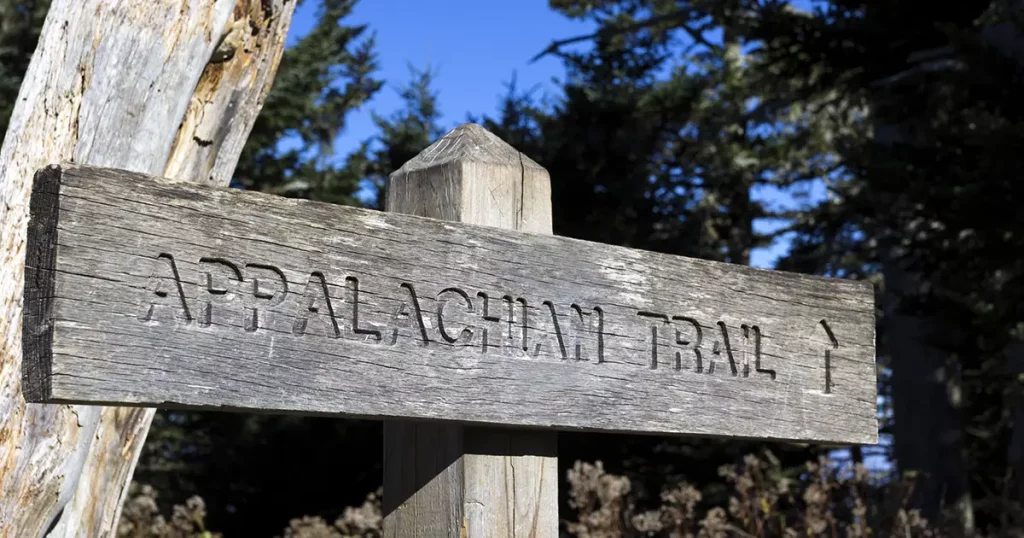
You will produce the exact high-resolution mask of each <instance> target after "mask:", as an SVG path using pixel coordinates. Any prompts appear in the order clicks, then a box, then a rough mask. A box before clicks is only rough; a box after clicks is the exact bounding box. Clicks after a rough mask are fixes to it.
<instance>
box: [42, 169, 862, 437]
mask: <svg viewBox="0 0 1024 538" xmlns="http://www.w3.org/2000/svg"><path fill="white" fill-rule="evenodd" d="M58 192H59V194H58V196H59V212H58V213H57V216H56V219H53V215H51V216H50V219H51V220H49V221H48V224H43V223H40V227H39V228H35V227H34V228H33V230H42V229H47V228H53V227H56V238H57V240H56V245H55V247H54V248H56V254H55V255H54V256H53V257H52V259H53V260H54V266H53V268H52V270H53V271H55V273H53V274H54V276H55V277H56V282H55V284H54V286H55V288H54V290H55V291H54V296H53V298H52V299H51V300H52V302H53V304H52V305H51V306H49V307H48V308H49V309H50V310H46V311H49V312H52V316H53V317H52V323H53V336H52V348H51V358H50V360H49V361H46V360H42V359H37V360H34V361H33V363H31V364H26V368H27V370H28V374H29V376H30V377H31V376H32V375H39V376H40V377H39V379H45V381H43V382H36V383H32V384H31V385H30V386H27V387H26V396H27V397H29V398H31V399H32V400H33V401H49V402H95V403H100V402H117V403H121V404H149V405H165V404H167V405H183V406H189V407H204V408H212V409H217V408H223V409H252V410H261V409H263V410H271V409H272V410H278V411H293V412H303V413H325V414H342V415H351V416H362V417H384V418H387V417H391V418H416V419H440V420H450V421H459V422H463V423H477V424H504V425H514V426H530V427H541V428H556V429H583V430H602V431H620V432H646V433H665V434H674V433H678V434H692V435H707V436H719V437H741V438H760V439H779V440H798V441H822V442H842V443H847V442H849V443H874V442H875V440H876V436H877V423H876V418H875V396H876V389H875V365H874V308H873V304H872V303H873V294H872V291H871V288H870V286H869V285H868V284H866V283H862V282H854V281H844V280H836V279H825V278H819V277H812V276H805V275H797V274H789V273H783V272H777V271H765V270H760V269H755V268H750V267H741V266H734V265H729V264H722V263H716V262H709V261H703V260H694V259H688V258H683V257H679V256H670V255H664V254H658V253H652V252H646V251H640V250H632V249H627V248H622V247H615V246H610V245H602V244H596V243H590V242H585V241H579V240H574V239H569V238H562V237H553V236H545V235H539V234H531V233H524V232H515V231H508V230H501V229H497V228H492V227H482V226H474V225H469V224H462V223H450V222H444V221H439V220H434V219H427V218H421V217H413V216H407V215H399V214H393V213H380V212H375V211H369V210H362V209H356V208H347V207H338V206H332V205H329V204H322V203H316V202H309V201H302V200H292V199H283V198H278V197H274V196H269V195H263V194H260V193H254V192H243V191H237V190H233V189H215V188H208V187H201V186H196V185H187V184H172V183H167V182H161V181H158V180H156V179H154V180H152V181H145V179H144V178H142V177H139V176H138V175H136V174H132V173H127V172H122V171H115V170H104V169H96V168H90V167H78V166H67V167H65V168H64V169H63V170H62V172H61V174H60V186H59V191H58ZM38 218H40V219H44V218H46V216H45V215H40V216H39V217H38ZM33 240H36V239H35V237H33ZM40 259H49V258H46V257H42V258H40ZM28 270H29V271H30V274H31V275H32V278H30V279H28V280H27V282H28V283H32V285H41V284H40V283H39V281H38V280H37V277H36V276H35V275H36V274H44V273H43V272H45V271H47V270H50V269H48V268H46V267H29V268H28ZM485 297H486V299H485ZM504 297H508V298H510V300H506V299H504ZM572 305H577V306H578V308H573V306H572ZM524 312H525V314H524ZM552 312H554V313H556V314H557V316H552ZM581 313H582V314H581ZM509 314H511V316H510V315H509ZM524 322H525V323H524ZM42 323H44V324H45V323H49V321H42ZM524 327H525V328H526V329H525V330H524ZM44 329H45V327H44V326H42V325H39V324H33V325H31V326H26V328H25V330H26V331H27V333H31V334H35V333H36V332H39V331H43V330H44ZM524 332H525V333H526V339H525V347H526V348H527V350H524V349H523V347H524V341H523V340H524V339H523V337H522V335H523V334H524ZM652 338H653V339H654V340H653V342H652ZM484 342H486V346H485V345H484ZM29 343H30V344H31V343H32V341H30V342H29ZM29 352H31V353H32V355H30V356H33V357H38V356H39V355H38V353H37V352H36V351H35V350H29ZM37 368H42V369H44V371H43V372H41V373H38V374H33V373H32V370H33V369H37Z"/></svg>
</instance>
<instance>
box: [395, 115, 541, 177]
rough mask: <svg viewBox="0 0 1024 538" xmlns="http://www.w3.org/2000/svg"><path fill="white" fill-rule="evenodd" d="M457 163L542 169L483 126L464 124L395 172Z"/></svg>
mask: <svg viewBox="0 0 1024 538" xmlns="http://www.w3.org/2000/svg"><path fill="white" fill-rule="evenodd" d="M458 162H472V163H487V164H496V165H508V166H517V167H518V166H522V167H523V168H541V169H542V168H543V167H542V166H541V165H539V164H537V163H536V162H534V160H533V159H531V158H529V157H527V156H526V155H524V154H523V153H521V152H519V151H518V150H516V148H514V147H512V146H510V145H509V144H508V143H506V142H505V141H504V140H502V139H500V138H498V137H497V135H495V134H494V133H492V132H490V131H488V130H487V129H484V128H483V127H481V126H480V125H478V124H476V123H463V124H462V125H460V126H458V127H456V128H454V129H452V130H451V131H448V134H446V135H444V136H443V137H441V138H440V139H439V140H438V141H437V142H434V143H433V144H431V145H430V146H428V147H427V149H424V150H423V151H421V152H420V153H419V155H417V156H415V157H413V158H412V159H409V161H408V162H406V163H405V164H403V165H402V167H401V168H400V169H398V171H397V172H395V173H396V174H403V173H409V172H413V171H417V170H424V169H427V168H434V167H437V166H440V165H444V164H449V163H458Z"/></svg>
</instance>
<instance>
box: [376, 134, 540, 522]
mask: <svg viewBox="0 0 1024 538" xmlns="http://www.w3.org/2000/svg"><path fill="white" fill-rule="evenodd" d="M386 210H387V211H391V212H398V213H406V214H411V215H418V216H422V217H432V218H437V219H443V220H451V221H458V222H465V223H470V224H481V225H487V226H495V227H499V228H505V229H509V230H519V231H523V232H533V233H540V234H551V184H550V179H549V178H548V173H547V171H546V170H544V168H542V167H541V166H540V165H538V164H537V163H535V162H534V161H533V160H531V159H530V158H529V157H527V156H525V155H523V154H522V153H519V152H518V151H516V150H515V149H514V148H512V147H511V146H509V145H508V144H506V143H505V142H504V141H502V140H501V139H499V138H498V137H497V136H495V135H493V134H491V133H489V132H487V130H485V129H484V128H482V127H480V126H479V125H475V124H465V125H462V126H460V127H458V128H456V129H454V130H453V131H451V132H449V133H448V134H447V135H445V136H444V137H443V138H442V139H440V140H438V141H437V142H435V143H434V144H432V145H431V146H430V147H428V148H427V149H425V150H423V152H421V153H420V154H419V155H417V156H416V157H415V158H413V159H412V160H410V161H409V162H407V163H405V165H404V166H402V168H401V169H400V170H398V171H397V172H395V173H394V174H392V175H391V177H390V178H389V181H388V188H387V202H386ZM556 454H557V434H556V433H555V432H550V431H545V432H539V431H537V432H532V431H528V432H524V431H517V430H513V429H491V428H476V427H465V426H460V425H450V424H437V423H426V422H423V423H417V422H410V421H398V420H391V421H386V422H385V424H384V513H385V514H386V515H385V518H384V535H385V536H386V537H394V538H406V537H408V538H412V537H414V536H416V537H421V536H453V537H460V536H470V537H477V536H508V537H514V536H531V537H541V538H542V537H555V536H558V460H557V456H556Z"/></svg>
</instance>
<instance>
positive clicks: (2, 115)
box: [0, 0, 50, 139]
mask: <svg viewBox="0 0 1024 538" xmlns="http://www.w3.org/2000/svg"><path fill="white" fill-rule="evenodd" d="M49 7H50V2H49V0H0V133H7V122H8V121H10V118H11V113H12V112H13V111H14V104H15V102H17V97H18V90H19V89H20V88H21V79H22V78H23V77H24V76H25V71H27V70H28V62H29V60H31V59H32V52H33V51H35V49H36V43H37V42H38V41H39V33H40V32H42V30H43V20H44V19H45V18H46V11H47V10H48V9H49ZM2 136H3V135H0V139H2Z"/></svg>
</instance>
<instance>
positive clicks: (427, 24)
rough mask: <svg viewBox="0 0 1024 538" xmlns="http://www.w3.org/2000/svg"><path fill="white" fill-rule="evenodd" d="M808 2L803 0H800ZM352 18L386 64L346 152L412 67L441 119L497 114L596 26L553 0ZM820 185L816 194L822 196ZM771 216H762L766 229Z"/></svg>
mask: <svg viewBox="0 0 1024 538" xmlns="http://www.w3.org/2000/svg"><path fill="white" fill-rule="evenodd" d="M802 3H806V2H798V4H802ZM318 4H319V3H318V2H315V1H307V2H305V3H304V4H303V5H301V6H300V7H299V10H298V11H297V12H296V14H295V18H294V20H293V22H292V28H291V32H290V35H289V41H291V40H292V39H294V38H295V37H296V36H301V35H303V34H305V33H306V32H308V31H309V29H310V28H311V27H312V26H313V23H314V17H315V14H316V8H317V5H318ZM346 23H350V24H366V25H368V27H369V29H370V31H372V32H374V33H375V34H376V39H377V52H378V62H379V67H380V70H379V72H378V73H377V76H378V78H381V79H383V80H384V81H386V86H385V87H384V88H383V89H382V90H381V91H380V92H378V94H377V95H376V96H375V97H374V99H373V100H371V101H370V102H369V103H368V104H367V105H366V106H364V107H363V108H362V109H360V110H358V111H356V112H354V113H352V114H350V115H349V117H348V127H347V129H346V130H345V131H344V132H343V133H342V134H341V136H340V138H339V141H338V145H337V146H338V154H339V155H344V154H347V153H348V152H350V151H351V150H352V149H354V148H355V147H356V146H357V145H358V144H359V143H360V142H361V141H363V140H366V139H368V138H370V137H372V136H374V135H375V134H376V130H375V128H374V125H373V121H372V119H371V112H376V113H377V114H381V115H387V114H390V113H392V112H394V111H396V110H398V109H400V108H401V106H402V103H401V101H400V98H399V96H398V92H397V89H398V87H399V86H401V85H402V84H404V83H405V82H407V81H408V80H409V78H410V72H409V67H410V66H412V67H415V68H419V69H423V68H425V67H428V66H429V67H430V68H431V69H432V70H434V71H435V72H436V74H437V78H436V81H435V89H436V90H437V91H438V93H439V107H440V111H441V113H442V125H443V126H444V127H446V128H452V127H455V126H456V125H458V124H459V123H462V122H464V121H466V119H467V116H468V115H469V114H475V115H478V116H479V115H481V114H495V113H496V108H497V105H498V103H499V99H500V98H501V97H502V96H503V95H504V93H505V90H506V84H508V83H509V82H510V81H512V79H513V77H514V78H515V80H516V85H517V87H518V88H519V89H520V90H526V89H534V88H535V89H536V92H537V93H536V96H537V97H541V96H543V95H545V94H547V95H557V92H558V84H557V83H556V82H555V80H556V79H558V78H560V77H561V76H562V75H563V74H564V70H563V68H562V65H561V63H560V62H559V61H558V59H557V58H554V57H544V58H542V59H540V60H537V61H536V62H533V63H531V62H530V60H531V59H532V58H533V57H534V56H536V55H537V53H538V52H540V51H541V50H543V49H544V48H545V47H546V46H547V45H548V44H549V43H550V42H551V41H552V40H553V39H564V38H567V37H573V36H577V35H581V34H587V33H590V32H592V31H593V29H594V26H593V25H592V24H590V23H586V22H581V21H576V20H570V19H568V18H566V17H563V16H562V15H560V14H558V13H556V12H554V11H553V10H551V9H550V8H549V7H548V2H547V0H516V1H514V2H513V1H507V0H504V1H498V0H434V1H425V0H362V1H360V2H359V3H358V4H357V5H356V8H355V10H354V12H353V14H352V16H351V17H349V18H348V19H346ZM762 196H764V197H765V198H766V199H768V200H770V201H771V203H773V204H786V205H790V204H791V203H792V200H791V198H790V197H788V196H781V195H779V194H777V193H770V192H769V193H764V194H762ZM820 196H821V193H820V192H818V193H815V195H814V196H812V198H818V197H820ZM770 226H771V223H758V226H757V227H758V228H759V229H761V230H767V229H768V228H769V227H770ZM787 244H788V241H785V240H780V241H777V242H776V244H775V245H773V247H772V248H768V249H758V250H756V251H754V252H753V253H752V256H751V258H752V259H751V261H752V263H753V265H756V266H760V267H771V266H773V265H774V261H775V259H776V258H777V257H778V256H779V255H781V254H783V253H784V252H785V251H786V249H787Z"/></svg>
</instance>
